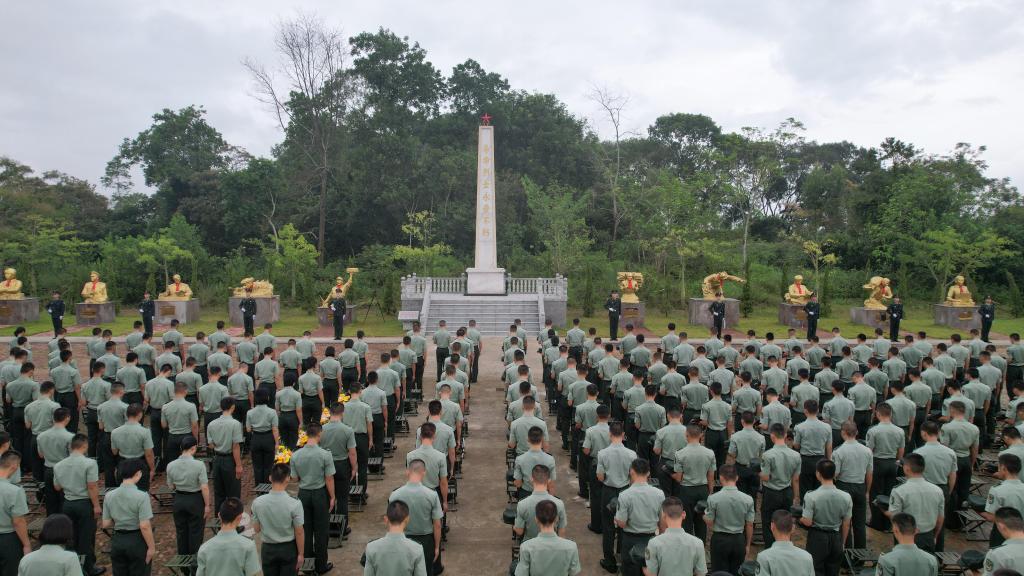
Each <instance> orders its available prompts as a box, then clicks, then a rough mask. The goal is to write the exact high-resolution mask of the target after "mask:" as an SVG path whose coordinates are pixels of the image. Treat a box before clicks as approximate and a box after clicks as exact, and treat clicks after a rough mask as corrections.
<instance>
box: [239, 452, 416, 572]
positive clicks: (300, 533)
mask: <svg viewBox="0 0 1024 576" xmlns="http://www.w3.org/2000/svg"><path fill="white" fill-rule="evenodd" d="M290 474H291V470H290V469H289V468H288V465H287V464H274V466H273V467H272V468H271V469H270V485H271V490H270V492H269V493H267V494H264V495H262V496H259V497H258V498H256V500H254V501H253V503H252V520H253V530H255V531H256V532H257V533H259V534H260V540H261V541H262V543H263V546H262V549H261V550H260V563H261V564H262V565H263V576H285V575H288V574H295V573H296V571H297V570H298V569H299V568H300V567H302V561H303V560H304V559H305V556H304V552H305V547H306V543H305V540H306V533H305V528H303V525H304V524H305V523H306V520H305V516H304V515H303V512H302V503H301V502H299V501H298V500H296V499H295V498H292V496H291V494H288V492H287V489H288V478H289V475H290ZM417 551H418V550H417Z"/></svg>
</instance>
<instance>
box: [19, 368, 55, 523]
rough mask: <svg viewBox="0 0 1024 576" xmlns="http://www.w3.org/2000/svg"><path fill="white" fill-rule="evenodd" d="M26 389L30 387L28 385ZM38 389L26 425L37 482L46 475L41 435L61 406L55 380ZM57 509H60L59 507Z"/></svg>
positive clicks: (32, 467)
mask: <svg viewBox="0 0 1024 576" xmlns="http://www.w3.org/2000/svg"><path fill="white" fill-rule="evenodd" d="M25 390H28V388H27V387H26V388H25ZM38 390H39V392H38V394H37V398H36V399H35V400H33V401H32V402H29V403H28V405H26V406H25V427H26V428H27V429H28V431H29V433H30V434H31V437H30V438H29V450H30V451H31V453H30V454H29V455H28V456H29V457H30V459H31V462H32V466H31V467H30V468H31V470H32V476H33V478H34V479H35V481H36V482H39V481H41V480H43V479H44V475H45V470H44V468H45V466H44V464H43V458H42V457H41V456H40V453H41V450H40V449H39V436H40V435H41V434H43V433H45V432H46V431H47V430H49V429H50V428H51V427H52V426H53V420H54V418H53V414H54V412H55V411H56V410H57V409H58V408H60V404H57V403H56V402H54V401H53V382H49V381H47V382H43V383H42V385H39V388H38ZM47 491H49V490H47ZM57 511H58V512H59V511H60V510H59V508H58V509H57Z"/></svg>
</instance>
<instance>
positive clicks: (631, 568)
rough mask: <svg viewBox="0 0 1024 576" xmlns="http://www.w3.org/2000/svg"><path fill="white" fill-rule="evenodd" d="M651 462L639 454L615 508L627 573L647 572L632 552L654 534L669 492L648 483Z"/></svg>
mask: <svg viewBox="0 0 1024 576" xmlns="http://www.w3.org/2000/svg"><path fill="white" fill-rule="evenodd" d="M650 475H651V465H650V463H648V461H647V460H645V459H643V458H637V459H636V460H634V461H633V463H632V464H630V467H629V480H630V486H629V488H627V489H625V490H623V491H622V492H621V493H620V494H619V504H618V507H617V508H616V510H615V525H616V526H618V527H619V528H621V529H622V554H621V556H622V573H623V574H624V575H625V576H643V568H642V567H641V566H638V565H636V564H634V563H633V555H632V554H631V553H630V552H631V551H632V550H633V548H634V547H635V546H641V547H645V548H646V546H647V543H648V542H649V541H650V540H651V538H654V535H655V532H656V531H657V529H658V522H659V520H660V517H661V504H662V502H664V501H665V494H664V492H662V491H661V490H660V489H658V488H655V487H654V486H651V485H650V484H648V483H647V480H648V478H650Z"/></svg>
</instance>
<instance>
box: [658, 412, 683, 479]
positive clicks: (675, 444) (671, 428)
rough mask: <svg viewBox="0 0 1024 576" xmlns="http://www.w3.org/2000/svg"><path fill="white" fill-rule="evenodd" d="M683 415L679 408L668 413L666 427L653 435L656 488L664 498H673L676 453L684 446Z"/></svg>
mask: <svg viewBox="0 0 1024 576" xmlns="http://www.w3.org/2000/svg"><path fill="white" fill-rule="evenodd" d="M682 419H683V415H682V414H681V413H680V412H679V408H678V407H676V408H671V409H669V411H668V425H666V426H663V427H661V428H659V429H658V431H657V432H656V433H655V434H654V450H653V452H654V454H655V456H656V457H657V458H658V464H657V470H656V472H655V474H656V477H657V478H658V486H659V487H661V489H662V491H664V492H665V497H666V498H668V497H670V496H674V495H675V493H676V483H675V480H674V479H673V478H672V471H673V469H674V468H675V465H676V460H675V458H676V451H677V450H679V449H681V448H682V447H683V446H686V427H685V426H683V423H682Z"/></svg>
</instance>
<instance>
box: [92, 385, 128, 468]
mask: <svg viewBox="0 0 1024 576" xmlns="http://www.w3.org/2000/svg"><path fill="white" fill-rule="evenodd" d="M104 384H106V382H104ZM123 397H124V385H123V384H121V383H120V382H114V384H113V386H111V387H110V399H109V400H107V401H106V402H104V403H102V404H100V406H99V409H98V410H97V411H96V414H97V416H96V417H97V419H98V420H99V427H100V430H99V443H100V447H99V450H98V451H97V452H98V463H99V466H100V470H101V471H102V472H103V478H104V484H105V485H106V486H111V487H112V486H116V485H117V474H116V472H117V457H116V456H114V452H113V451H112V449H111V444H110V432H111V431H112V430H117V429H118V428H120V427H121V426H123V425H124V423H125V422H127V421H128V416H127V414H128V405H127V404H125V403H124V402H123V401H122V400H121V398H123ZM92 450H93V448H92V446H89V451H90V452H91V451H92Z"/></svg>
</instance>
